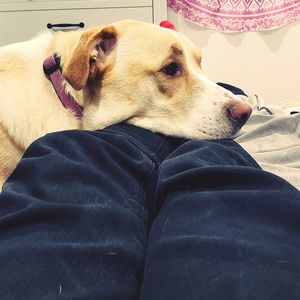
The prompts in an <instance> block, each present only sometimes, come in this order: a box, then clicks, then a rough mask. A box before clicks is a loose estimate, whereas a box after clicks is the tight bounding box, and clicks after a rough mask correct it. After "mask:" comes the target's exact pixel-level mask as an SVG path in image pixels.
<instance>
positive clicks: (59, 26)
mask: <svg viewBox="0 0 300 300" xmlns="http://www.w3.org/2000/svg"><path fill="white" fill-rule="evenodd" d="M57 27H58V28H66V27H79V28H83V27H84V23H83V22H80V23H78V24H71V23H59V24H51V23H48V24H47V28H49V29H51V28H57Z"/></svg>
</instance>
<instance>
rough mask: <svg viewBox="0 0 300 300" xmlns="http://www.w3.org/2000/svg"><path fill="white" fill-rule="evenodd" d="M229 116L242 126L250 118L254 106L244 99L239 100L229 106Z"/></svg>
mask: <svg viewBox="0 0 300 300" xmlns="http://www.w3.org/2000/svg"><path fill="white" fill-rule="evenodd" d="M227 111H228V115H229V118H230V119H231V120H232V121H233V122H234V123H235V124H236V125H237V126H238V127H242V126H243V125H244V124H245V123H246V122H247V120H248V119H249V117H250V115H251V113H252V108H251V106H250V105H249V104H247V103H246V102H243V101H238V102H235V103H234V104H232V105H231V106H230V107H228V108H227Z"/></svg>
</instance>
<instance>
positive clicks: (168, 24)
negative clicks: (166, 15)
mask: <svg viewBox="0 0 300 300" xmlns="http://www.w3.org/2000/svg"><path fill="white" fill-rule="evenodd" d="M159 26H161V27H165V28H169V29H172V30H176V27H175V25H174V24H173V23H172V22H170V21H168V20H164V21H161V22H160V23H159Z"/></svg>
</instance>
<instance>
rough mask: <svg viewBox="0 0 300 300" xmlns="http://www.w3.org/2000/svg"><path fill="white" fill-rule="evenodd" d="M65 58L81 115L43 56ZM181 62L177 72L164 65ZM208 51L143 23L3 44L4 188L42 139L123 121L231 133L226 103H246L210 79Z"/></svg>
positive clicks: (198, 133)
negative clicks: (49, 74)
mask: <svg viewBox="0 0 300 300" xmlns="http://www.w3.org/2000/svg"><path fill="white" fill-rule="evenodd" d="M53 53H57V54H58V55H59V56H60V57H61V64H62V67H63V75H64V76H65V78H66V83H65V84H66V90H68V91H69V92H70V93H71V94H72V95H73V96H74V97H75V98H76V100H77V101H78V103H79V104H80V105H82V106H83V107H84V117H83V119H82V120H78V119H76V118H75V117H74V115H73V113H72V112H70V111H68V110H66V109H65V108H64V107H63V105H62V104H61V102H60V101H59V99H58V97H57V95H56V93H55V91H54V89H53V87H52V85H51V83H50V82H49V81H48V79H47V78H46V77H45V75H44V73H43V68H42V63H43V60H44V59H45V58H46V57H48V56H49V55H50V54H53ZM173 61H176V63H177V64H178V65H179V66H180V70H179V71H180V72H178V74H177V75H175V76H170V75H168V74H166V72H165V67H166V66H168V65H170V64H172V62H173ZM200 61H201V55H200V53H199V51H198V49H196V47H195V46H194V45H193V44H192V43H191V42H190V41H189V40H188V39H187V38H186V37H184V36H183V35H182V34H180V33H178V32H175V31H172V30H170V29H166V28H162V27H158V26H155V25H152V24H147V23H142V22H137V21H128V20H127V21H121V22H118V23H114V24H111V25H109V26H103V27H98V28H92V29H88V30H85V31H76V32H67V33H62V32H59V33H55V34H53V35H52V34H50V33H45V34H41V35H39V36H37V37H36V38H34V39H32V40H30V41H27V42H23V43H17V44H12V45H8V46H5V47H2V48H0V186H2V183H3V182H4V180H5V179H6V178H7V176H8V175H9V174H10V173H11V172H12V171H13V169H14V168H15V166H16V165H17V163H18V161H19V160H20V158H21V156H22V154H23V153H24V151H25V150H26V148H27V147H28V146H29V145H30V144H31V143H32V142H33V141H34V140H36V139H38V138H39V137H41V136H43V135H45V134H47V133H49V132H54V131H60V130H68V129H82V128H83V129H88V130H94V129H101V128H104V127H106V126H108V125H111V124H115V123H118V122H121V121H127V122H128V123H131V124H134V125H136V126H141V127H144V128H147V129H150V130H152V131H155V132H161V133H164V134H167V135H174V136H183V137H189V138H200V139H212V138H228V137H230V136H232V135H233V134H235V133H236V132H237V130H238V128H236V127H235V126H234V125H233V123H232V122H231V121H230V120H229V119H228V112H227V110H226V109H227V108H228V107H229V106H230V105H234V104H235V103H238V101H240V100H239V99H238V98H237V97H236V96H234V95H233V94H231V93H230V92H228V91H226V90H225V89H223V88H221V87H219V86H217V85H216V84H214V83H213V82H211V81H209V80H208V79H206V78H205V76H204V75H203V73H202V71H201V68H200Z"/></svg>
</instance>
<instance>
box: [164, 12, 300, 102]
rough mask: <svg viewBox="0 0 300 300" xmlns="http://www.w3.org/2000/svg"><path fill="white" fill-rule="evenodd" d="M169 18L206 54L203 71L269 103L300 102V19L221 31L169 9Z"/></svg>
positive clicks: (215, 79)
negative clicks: (263, 28) (248, 29)
mask: <svg viewBox="0 0 300 300" xmlns="http://www.w3.org/2000/svg"><path fill="white" fill-rule="evenodd" d="M168 19H169V20H170V21H171V22H173V23H174V24H175V25H176V27H177V30H178V31H180V32H182V33H184V34H185V35H186V36H188V37H189V38H190V39H191V40H192V41H193V42H194V43H195V44H196V45H197V46H198V47H199V48H200V49H201V50H202V54H203V65H202V66H203V70H204V72H205V74H206V75H207V77H209V78H210V79H211V80H213V81H222V82H227V83H230V84H233V85H236V86H239V87H241V88H243V89H244V90H245V91H246V92H248V93H249V94H259V95H261V96H262V97H263V98H264V100H265V101H266V102H267V103H269V104H278V103H280V102H283V101H287V100H288V101H291V102H292V104H293V105H295V104H297V105H300V22H295V23H293V24H290V25H287V26H284V27H282V28H279V29H277V30H273V31H264V32H247V33H226V34H225V33H220V32H217V31H214V30H208V29H206V28H203V27H201V26H199V25H196V24H193V23H191V22H190V21H186V20H185V19H183V18H182V17H181V16H179V15H178V14H176V13H174V12H173V11H170V10H168Z"/></svg>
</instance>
